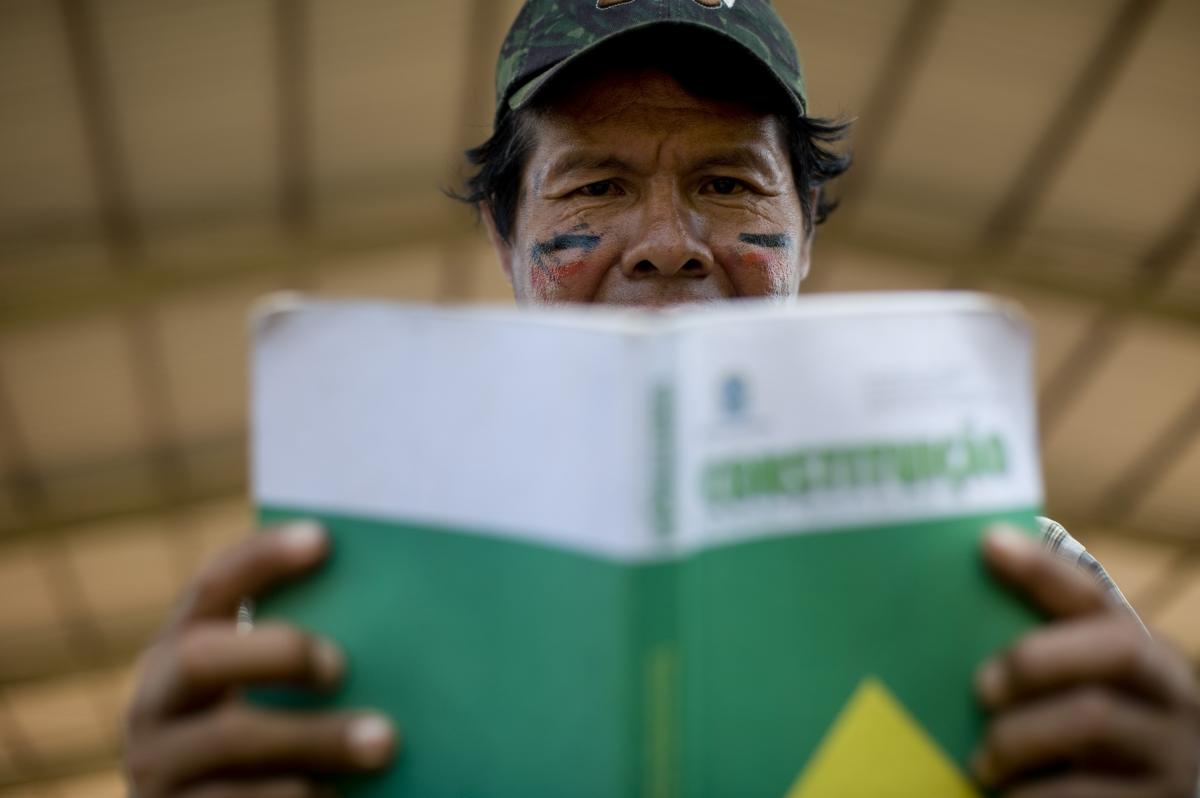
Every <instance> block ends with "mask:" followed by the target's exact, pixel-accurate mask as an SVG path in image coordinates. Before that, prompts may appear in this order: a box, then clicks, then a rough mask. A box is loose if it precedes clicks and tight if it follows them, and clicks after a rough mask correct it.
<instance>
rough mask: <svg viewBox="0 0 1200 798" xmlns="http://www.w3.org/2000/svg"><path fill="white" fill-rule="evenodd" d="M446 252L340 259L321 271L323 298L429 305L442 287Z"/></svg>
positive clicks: (428, 250) (433, 248)
mask: <svg viewBox="0 0 1200 798" xmlns="http://www.w3.org/2000/svg"><path fill="white" fill-rule="evenodd" d="M443 260H444V258H443V249H442V248H441V247H436V246H433V245H430V246H425V247H415V248H410V249H405V250H392V251H384V252H376V253H371V254H366V255H359V256H355V257H347V258H343V259H340V260H339V261H338V262H337V263H336V264H333V265H330V266H327V267H325V268H324V269H322V270H321V273H320V275H319V278H318V280H317V286H316V287H317V291H318V292H319V293H320V294H322V295H327V296H337V297H358V298H386V299H399V300H405V301H410V302H428V301H432V300H434V299H436V298H437V296H438V289H439V288H440V287H441V285H442V270H443V269H444V268H445V264H444V262H443Z"/></svg>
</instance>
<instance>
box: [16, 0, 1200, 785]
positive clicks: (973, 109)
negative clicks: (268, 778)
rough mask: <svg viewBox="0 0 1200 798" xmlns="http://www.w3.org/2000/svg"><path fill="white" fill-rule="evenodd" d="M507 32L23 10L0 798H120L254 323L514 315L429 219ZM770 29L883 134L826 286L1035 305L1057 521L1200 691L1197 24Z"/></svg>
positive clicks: (1065, 13)
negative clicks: (376, 301)
mask: <svg viewBox="0 0 1200 798" xmlns="http://www.w3.org/2000/svg"><path fill="white" fill-rule="evenodd" d="M580 1H581V2H583V1H584V0H580ZM518 5H519V3H518V2H517V0H0V599H2V600H0V796H2V798H18V797H19V798H34V797H37V798H42V797H46V798H51V797H55V798H57V797H58V796H71V797H72V798H74V797H75V796H97V797H99V796H105V797H107V796H117V795H121V794H123V791H122V786H121V782H120V777H119V773H118V770H117V764H116V762H117V756H118V749H119V732H118V728H119V715H120V709H121V705H122V703H123V701H124V696H125V694H126V691H127V690H128V686H129V683H130V680H131V674H132V669H133V663H134V660H135V658H136V655H137V653H138V651H139V649H140V648H141V647H142V646H143V645H144V644H145V643H146V641H147V640H148V638H149V636H150V635H151V634H152V633H153V631H154V630H155V629H156V627H157V625H158V624H159V623H160V622H161V620H162V618H163V616H164V613H165V611H166V610H167V608H168V607H169V605H170V603H171V601H172V599H173V597H174V596H175V595H176V594H177V592H178V591H179V590H180V588H181V586H182V585H183V584H184V581H185V580H186V579H188V577H189V575H191V574H192V573H193V572H194V570H195V569H196V567H197V566H198V564H199V563H200V562H201V561H203V559H204V558H206V557H207V556H209V555H210V554H211V553H212V552H213V551H214V550H215V549H217V548H219V547H221V546H222V545H225V544H226V543H228V542H229V541H232V540H234V539H236V538H238V537H240V536H242V535H244V534H246V531H247V529H248V528H249V523H250V513H249V508H248V504H247V500H246V484H245V480H246V450H245V437H246V416H245V391H246V339H245V334H244V333H245V321H244V320H245V315H246V311H247V307H248V305H249V303H250V302H251V301H252V300H253V299H254V297H256V296H258V295H261V294H262V293H264V292H267V291H270V290H273V289H279V288H294V289H301V290H306V291H315V292H320V293H325V294H338V295H369V296H384V297H396V298H403V299H410V300H420V301H453V302H500V303H510V302H511V298H510V295H509V293H508V287H507V285H506V284H505V282H504V280H503V278H502V276H501V274H500V271H499V269H498V267H497V266H496V264H495V263H494V261H493V259H492V256H491V253H490V251H489V250H488V247H487V245H486V241H485V239H484V237H483V235H482V234H481V231H480V230H479V229H478V228H477V227H476V225H475V224H474V221H473V219H472V216H471V214H470V213H469V212H468V211H467V210H466V209H464V208H462V207H461V206H459V205H457V204H456V203H454V202H451V201H449V200H447V199H445V198H443V196H442V195H441V194H440V193H439V187H441V186H446V185H450V184H453V183H454V182H455V181H456V180H457V179H458V178H459V177H460V176H461V174H462V170H461V167H460V163H461V161H460V153H461V151H462V150H463V149H464V148H466V147H467V146H470V145H473V144H476V143H478V142H480V141H482V140H483V139H484V138H486V136H487V135H488V133H489V121H490V117H491V109H492V70H493V65H494V61H495V55H496V53H497V51H498V48H499V44H500V41H501V39H502V38H503V35H504V32H505V30H506V29H507V26H508V24H509V23H510V22H511V20H512V18H513V16H514V15H515V13H516V9H517V7H518ZM776 6H777V7H778V8H779V10H780V12H781V13H782V14H783V16H784V17H785V18H786V20H787V21H788V23H789V25H790V26H791V29H792V31H793V32H794V34H795V36H796V39H797V41H798V44H799V47H800V52H801V55H802V58H803V61H804V63H805V67H806V71H807V73H808V77H809V85H810V87H811V96H812V105H813V108H814V110H815V111H816V112H817V113H818V114H822V115H829V116H843V115H846V116H856V117H857V118H858V120H859V122H858V127H857V132H856V134H855V141H854V146H855V149H856V150H857V153H858V165H857V167H856V168H855V169H854V170H853V171H852V173H851V176H850V177H849V178H848V179H846V180H845V181H843V185H842V186H841V187H840V190H841V192H842V194H843V196H844V198H845V202H844V206H843V207H842V209H841V210H839V211H838V212H837V213H836V214H835V215H834V216H833V217H832V219H831V221H830V222H829V224H828V225H826V226H825V227H823V228H821V229H820V232H819V235H818V239H817V244H816V248H815V253H814V273H813V275H812V278H811V280H810V282H809V284H808V286H807V287H808V289H809V290H812V291H838V290H859V289H930V288H932V289H940V288H947V287H970V288H977V289H983V290H988V291H993V292H996V293H999V294H1003V295H1006V296H1009V297H1012V298H1014V299H1016V300H1017V301H1019V302H1020V303H1022V304H1023V305H1024V307H1025V308H1026V309H1027V310H1028V312H1029V313H1030V314H1031V316H1032V318H1033V320H1034V323H1035V325H1036V328H1037V332H1038V336H1039V362H1038V374H1039V380H1040V384H1041V396H1040V401H1041V405H1042V414H1043V437H1044V445H1045V460H1046V475H1047V490H1048V511H1049V512H1050V513H1051V514H1052V515H1054V516H1055V517H1056V518H1058V519H1059V520H1061V521H1062V522H1063V523H1065V524H1066V525H1067V526H1068V528H1070V529H1071V530H1073V532H1074V533H1075V534H1076V535H1077V536H1078V537H1080V538H1081V539H1082V540H1083V541H1084V542H1085V543H1086V544H1087V545H1088V546H1089V548H1091V549H1092V550H1093V552H1094V553H1095V554H1096V555H1097V556H1098V557H1100V559H1101V560H1102V561H1103V562H1104V563H1105V564H1106V565H1107V566H1108V568H1109V570H1110V571H1111V572H1112V573H1113V575H1114V576H1115V577H1116V579H1117V581H1118V582H1119V583H1120V584H1121V586H1122V587H1123V588H1124V590H1125V592H1126V593H1127V594H1128V596H1129V598H1130V599H1131V600H1132V601H1133V603H1134V604H1135V605H1136V606H1137V607H1138V608H1139V610H1140V611H1141V613H1142V614H1143V616H1144V617H1145V618H1146V619H1147V620H1148V621H1149V622H1150V624H1151V625H1153V626H1155V627H1157V628H1158V629H1159V630H1160V631H1161V634H1162V635H1164V636H1166V637H1168V638H1170V639H1172V640H1174V641H1175V642H1176V643H1178V644H1179V645H1180V646H1182V647H1183V648H1184V649H1185V650H1186V651H1187V652H1188V653H1189V655H1190V656H1191V657H1192V658H1193V659H1194V660H1195V661H1197V662H1200V247H1198V246H1197V241H1196V237H1197V230H1198V229H1200V146H1198V145H1200V3H1198V2H1196V0H1161V1H1159V0H1050V1H1049V2H1047V0H1019V1H1018V0H1009V1H1008V2H1004V3H995V2H987V1H986V0H824V1H818V0H776Z"/></svg>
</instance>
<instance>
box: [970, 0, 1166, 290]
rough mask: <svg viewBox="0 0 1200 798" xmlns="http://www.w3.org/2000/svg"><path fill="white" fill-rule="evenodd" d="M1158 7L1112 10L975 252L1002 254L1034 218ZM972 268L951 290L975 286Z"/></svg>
mask: <svg viewBox="0 0 1200 798" xmlns="http://www.w3.org/2000/svg"><path fill="white" fill-rule="evenodd" d="M1161 5H1162V2H1161V0H1124V2H1123V3H1122V4H1121V6H1120V7H1119V8H1118V9H1117V12H1116V13H1115V14H1114V15H1113V17H1112V19H1111V20H1110V21H1109V24H1108V27H1107V28H1106V30H1105V32H1104V35H1103V36H1102V37H1101V38H1100V41H1099V42H1098V43H1097V45H1096V47H1095V48H1093V50H1092V52H1091V55H1090V56H1089V57H1088V59H1087V61H1086V62H1085V63H1084V65H1083V68H1082V69H1081V70H1080V72H1079V74H1078V75H1077V76H1076V78H1075V80H1074V81H1073V82H1072V84H1071V87H1070V88H1069V89H1068V90H1067V94H1066V96H1065V97H1063V99H1062V101H1061V102H1060V103H1059V104H1058V105H1057V106H1056V110H1055V112H1054V115H1053V116H1052V117H1051V118H1050V121H1049V123H1048V124H1047V125H1046V129H1045V130H1044V131H1043V132H1042V135H1041V136H1040V137H1039V138H1038V140H1037V143H1036V144H1034V146H1033V149H1032V150H1031V151H1030V152H1029V155H1028V156H1026V158H1025V161H1024V163H1023V164H1022V165H1021V167H1020V169H1018V170H1017V173H1016V176H1015V177H1014V178H1013V181H1012V183H1010V184H1009V186H1008V188H1007V189H1006V190H1005V192H1004V194H1003V195H1002V196H1001V199H1000V202H999V203H997V206H996V209H995V211H993V213H992V215H991V217H990V218H989V219H988V220H987V222H986V223H985V224H984V226H983V229H982V231H981V232H980V234H979V243H978V249H980V250H982V251H986V252H995V251H997V250H1007V249H1008V248H1010V247H1011V246H1012V244H1013V243H1014V242H1015V241H1016V239H1017V236H1018V234H1019V233H1020V232H1021V230H1023V229H1024V228H1025V226H1026V225H1027V224H1028V223H1029V221H1030V220H1031V219H1032V218H1033V217H1034V216H1035V215H1036V213H1037V211H1038V209H1039V208H1040V207H1041V205H1042V203H1043V202H1044V200H1045V198H1046V195H1047V194H1048V193H1049V191H1050V189H1051V188H1052V187H1053V185H1054V182H1055V180H1056V179H1057V178H1058V175H1059V174H1060V172H1061V171H1062V168H1063V165H1064V164H1065V163H1066V162H1067V161H1068V160H1069V159H1070V156H1071V152H1072V150H1073V149H1074V148H1075V147H1076V146H1077V145H1078V143H1079V141H1080V139H1081V138H1082V135H1083V132H1084V131H1085V130H1086V129H1087V126H1088V124H1090V123H1091V121H1092V119H1093V118H1094V117H1095V115H1096V112H1097V111H1098V110H1099V108H1100V106H1101V105H1102V104H1103V101H1104V98H1105V97H1107V96H1108V93H1109V92H1110V91H1111V89H1112V87H1113V85H1114V84H1115V83H1116V80H1117V78H1118V77H1119V76H1120V75H1121V72H1122V70H1123V69H1124V68H1125V66H1126V65H1127V64H1128V62H1129V60H1130V57H1131V56H1132V54H1133V52H1134V50H1135V47H1136V45H1137V43H1138V41H1139V40H1140V39H1141V37H1142V35H1143V34H1144V33H1145V31H1146V28H1147V27H1148V26H1149V22H1150V20H1151V19H1152V18H1153V17H1154V14H1155V12H1157V11H1158V9H1159V8H1160V7H1161ZM973 263H974V261H971V260H968V261H967V262H966V263H965V264H964V267H963V268H962V269H960V270H959V271H958V273H957V274H956V276H955V280H954V282H953V284H952V285H951V286H950V287H952V288H963V287H966V286H969V285H970V284H971V283H972V282H974V279H975V278H977V277H978V274H977V273H976V272H975V271H974V270H973V268H972V264H973Z"/></svg>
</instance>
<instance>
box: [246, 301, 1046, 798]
mask: <svg viewBox="0 0 1200 798" xmlns="http://www.w3.org/2000/svg"><path fill="white" fill-rule="evenodd" d="M254 358H255V361H254V380H253V385H254V398H253V451H254V455H253V457H254V464H253V473H254V495H255V500H256V502H257V503H258V507H259V511H260V514H261V516H262V519H263V520H264V521H267V522H270V521H275V520H282V519H286V518H293V517H315V518H317V519H319V520H321V521H323V522H324V523H325V524H326V525H327V526H328V528H329V530H330V531H331V534H332V537H333V546H334V551H333V556H332V559H331V561H330V562H329V563H328V565H327V566H326V567H324V568H323V570H321V571H320V572H319V573H318V574H317V575H316V576H314V577H313V578H311V579H308V580H305V581H303V582H300V583H298V584H297V585H295V586H294V587H291V588H288V589H285V590H283V591H282V592H280V593H278V594H276V595H274V596H272V597H270V598H269V599H268V600H266V601H265V602H264V603H263V604H262V605H261V606H260V608H259V609H260V615H263V616H267V617H283V618H286V619H289V620H291V621H294V622H296V623H298V624H300V625H302V626H304V627H306V628H309V629H312V630H315V631H318V632H319V633H321V634H324V635H327V636H329V637H330V638H332V639H334V640H336V641H337V642H338V643H340V644H341V645H342V646H343V647H344V649H345V650H346V651H347V652H348V656H349V661H350V672H349V676H348V680H347V682H346V684H345V686H344V688H343V689H342V690H341V691H340V692H339V693H338V694H337V695H336V696H334V697H332V698H330V699H324V700H318V699H313V698H308V697H303V696H285V697H282V698H281V697H279V696H275V699H276V700H285V701H289V702H291V703H299V704H304V705H309V706H311V705H317V706H325V705H336V706H350V707H376V708H380V709H382V710H383V711H384V712H386V713H388V714H390V715H391V716H393V717H394V719H395V721H396V723H397V724H398V726H399V727H400V728H401V729H402V730H403V735H404V738H405V750H404V752H403V753H402V754H401V756H400V757H399V759H398V761H397V763H396V765H395V766H394V767H393V768H392V769H391V770H390V771H389V772H388V773H386V774H385V775H383V776H381V777H377V778H374V779H370V780H366V781H363V782H361V783H357V784H356V785H354V787H353V789H354V790H355V792H354V794H355V795H362V796H368V795H369V796H384V795H388V796H410V795H411V796H421V797H422V798H442V797H443V796H445V797H446V798H449V797H450V796H475V797H476V798H488V797H492V796H521V798H539V797H543V796H544V797H545V798H551V797H553V798H563V797H564V796H571V798H584V797H585V796H597V797H599V796H604V797H606V798H607V797H610V796H611V797H613V798H616V797H617V796H646V797H647V798H667V797H668V796H687V797H688V798H691V796H698V797H709V796H711V797H712V798H717V797H718V796H720V797H723V796H736V798H756V797H757V796H764V797H768V796H769V797H770V798H784V797H785V796H786V797H787V798H815V797H817V796H820V797H822V798H824V797H826V796H828V797H830V798H840V797H841V796H857V795H871V796H916V795H922V796H925V795H929V796H933V795H936V796H941V797H942V798H945V797H946V796H951V797H953V796H970V795H976V794H977V792H976V790H975V788H974V787H972V786H971V784H970V782H969V780H968V778H967V776H966V775H965V774H966V761H967V758H968V756H969V754H970V752H971V750H972V749H973V747H974V746H975V744H976V743H977V742H978V739H979V734H980V730H981V728H982V723H983V717H982V715H981V712H980V710H979V708H978V707H977V705H976V703H975V701H974V698H973V695H972V689H971V677H972V673H973V671H974V669H975V667H976V666H977V664H978V663H979V662H980V661H981V660H982V659H983V658H984V657H985V656H986V655H989V654H991V653H992V652H994V651H996V650H997V649H998V648H999V647H1001V646H1003V645H1005V644H1006V643H1008V642H1009V641H1011V640H1012V639H1013V638H1014V637H1015V636H1016V635H1018V634H1019V633H1020V632H1022V631H1023V630H1024V629H1026V628H1028V627H1029V626H1030V625H1031V624H1033V623H1034V616H1033V615H1032V613H1030V612H1029V611H1028V610H1026V609H1025V608H1024V607H1022V606H1021V605H1020V604H1019V603H1018V602H1017V601H1016V600H1015V599H1014V598H1012V597H1010V596H1009V595H1008V594H1007V593H1006V592H1005V591H1003V590H1002V589H1001V588H1000V587H998V586H997V585H995V584H993V583H992V581H991V579H990V578H989V576H988V575H987V573H986V569H985V567H984V565H983V563H982V559H981V556H980V552H979V539H980V537H981V535H982V533H983V530H984V528H985V526H986V525H987V524H988V523H990V522H992V521H995V520H1005V521H1009V522H1012V523H1014V524H1016V525H1019V526H1022V527H1024V528H1027V529H1029V530H1030V531H1031V534H1033V530H1034V529H1036V523H1035V513H1036V512H1037V511H1038V508H1039V505H1040V502H1041V479H1040V473H1039V466H1038V457H1037V440H1036V432H1035V418H1034V409H1033V399H1032V397H1033V386H1032V369H1031V342H1030V335H1029V332H1028V330H1027V327H1026V325H1025V323H1024V322H1023V320H1022V318H1021V317H1020V316H1019V315H1018V314H1017V313H1016V312H1015V311H1013V310H1012V309H1011V308H1010V307H1008V306H1006V305H1004V304H1001V303H998V302H996V301H993V300H991V299H988V298H986V297H982V296H978V295H972V294H936V295H935V294H877V295H841V296H837V295H831V296H822V297H817V298H811V299H803V300H801V301H799V302H797V303H795V304H793V305H789V306H786V307H781V306H769V305H761V304H757V303H748V304H744V305H743V304H736V303H735V304H730V305H723V306H720V307H707V308H698V309H691V310H679V311H671V312H666V313H650V312H635V311H617V310H607V311H605V310H595V309H579V310H566V309H564V310H547V311H536V312H531V311H526V312H520V311H516V310H498V309H447V308H433V307H421V306H405V305H394V304H386V303H366V302H363V303H345V302H320V301H313V302H307V301H302V300H296V299H294V298H286V297H284V298H277V299H275V300H274V301H269V302H267V303H266V304H265V305H264V307H263V308H262V309H261V310H260V312H259V314H258V316H257V318H256V322H255V355H254Z"/></svg>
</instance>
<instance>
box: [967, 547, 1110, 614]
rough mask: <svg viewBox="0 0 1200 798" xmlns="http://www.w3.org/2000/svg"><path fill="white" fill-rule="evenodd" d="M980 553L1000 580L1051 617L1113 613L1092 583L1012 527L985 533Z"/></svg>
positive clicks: (1100, 591)
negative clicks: (981, 552) (982, 553)
mask: <svg viewBox="0 0 1200 798" xmlns="http://www.w3.org/2000/svg"><path fill="white" fill-rule="evenodd" d="M983 551H984V557H985V559H986V561H987V564H988V565H989V566H990V567H991V569H992V572H993V573H994V574H995V575H996V576H997V577H999V578H1000V580H1001V581H1003V582H1005V583H1006V584H1007V585H1008V586H1009V587H1011V588H1013V589H1014V590H1016V591H1017V592H1018V593H1019V594H1021V595H1022V596H1024V597H1025V598H1027V599H1029V600H1030V601H1031V602H1032V603H1033V605H1034V606H1035V607H1037V608H1038V609H1040V610H1042V611H1043V612H1045V613H1047V614H1048V615H1049V616H1050V617H1052V618H1077V617H1080V616H1083V615H1092V614H1096V613H1101V612H1113V611H1114V610H1113V607H1112V605H1111V604H1109V603H1108V602H1107V601H1106V600H1105V598H1104V591H1103V590H1102V589H1101V588H1100V586H1099V585H1098V584H1096V582H1095V580H1093V579H1092V578H1091V577H1090V576H1088V575H1087V574H1085V573H1083V572H1081V571H1080V570H1079V569H1077V568H1073V567H1072V566H1071V565H1070V564H1068V563H1065V562H1063V561H1062V560H1060V559H1058V558H1057V557H1055V556H1054V555H1053V554H1051V553H1050V552H1048V551H1046V550H1045V549H1043V548H1042V547H1041V546H1039V545H1038V543H1037V541H1035V540H1033V539H1031V538H1030V537H1028V536H1027V535H1025V534H1024V533H1022V532H1020V531H1018V530H1015V529H1014V528H1012V527H1007V526H998V527H994V528H993V529H992V530H989V533H988V535H987V536H986V537H985V538H984V541H983Z"/></svg>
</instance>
